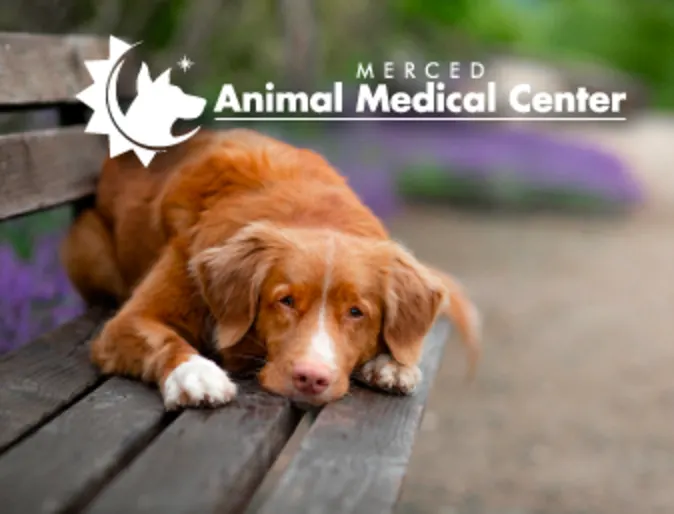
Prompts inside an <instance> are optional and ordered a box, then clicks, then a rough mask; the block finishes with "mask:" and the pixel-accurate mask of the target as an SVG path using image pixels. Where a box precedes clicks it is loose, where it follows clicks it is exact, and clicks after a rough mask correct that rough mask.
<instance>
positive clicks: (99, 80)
mask: <svg viewBox="0 0 674 514" xmlns="http://www.w3.org/2000/svg"><path fill="white" fill-rule="evenodd" d="M139 44H140V43H136V44H134V45H130V44H128V43H125V42H124V41H122V40H121V39H118V38H116V37H114V36H110V57H109V58H108V59H104V60H97V61H86V62H85V63H84V64H85V66H86V67H87V70H89V74H90V75H91V78H92V79H93V84H92V85H91V86H89V87H88V88H87V89H85V90H84V91H82V92H81V93H79V94H78V95H77V99H78V100H80V101H81V102H83V103H85V104H86V105H87V106H89V107H90V108H91V109H92V110H93V111H94V112H93V115H92V117H91V119H90V120H89V124H88V125H87V128H86V130H85V131H86V132H88V133H92V134H105V135H107V136H108V140H109V144H110V157H116V156H118V155H121V154H123V153H125V152H128V151H130V150H132V151H133V152H134V153H135V154H136V156H137V157H138V159H139V160H140V161H141V162H142V163H143V165H145V166H148V165H149V164H150V162H151V161H152V159H153V158H154V156H155V155H156V154H157V152H162V151H164V150H166V149H167V148H169V147H171V146H174V145H177V144H179V143H181V142H183V141H186V140H187V139H189V138H190V137H192V136H193V135H194V134H196V132H197V131H198V130H199V127H197V128H195V129H194V130H192V131H191V132H188V133H187V134H183V135H181V136H173V134H171V128H172V126H173V124H174V123H175V122H176V121H177V120H178V119H186V120H189V119H194V118H197V117H199V116H200V115H201V113H202V112H203V110H204V108H205V107H206V100H204V99H203V98H200V97H198V96H193V95H188V94H185V93H184V92H183V91H182V90H181V89H180V88H179V87H178V86H175V85H173V84H171V69H170V68H169V69H167V70H165V71H164V72H163V73H161V74H160V75H159V77H157V78H156V79H154V80H153V79H152V78H151V77H150V71H149V69H148V67H147V64H145V63H143V64H142V66H141V69H140V71H139V73H138V78H137V79H136V90H137V95H136V98H135V99H134V100H133V101H132V102H131V105H130V106H129V108H128V110H127V111H126V113H123V112H122V109H121V107H120V106H119V101H118V99H117V82H118V80H119V72H120V70H121V68H122V65H123V64H124V61H125V58H126V55H127V53H128V52H129V51H130V50H132V49H133V48H134V47H136V46H137V45H139ZM190 65H191V64H190Z"/></svg>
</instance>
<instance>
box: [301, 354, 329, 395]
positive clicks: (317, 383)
mask: <svg viewBox="0 0 674 514" xmlns="http://www.w3.org/2000/svg"><path fill="white" fill-rule="evenodd" d="M333 375H334V374H333V372H332V370H331V369H330V368H329V367H328V366H326V365H325V364H321V363H320V362H300V363H297V364H296V365H295V368H294V369H293V377H292V378H293V385H294V386H295V389H297V391H299V392H300V393H302V394H306V395H308V396H315V395H317V394H321V393H322V392H323V391H325V390H326V389H327V388H328V387H329V386H330V384H331V383H332V380H333Z"/></svg>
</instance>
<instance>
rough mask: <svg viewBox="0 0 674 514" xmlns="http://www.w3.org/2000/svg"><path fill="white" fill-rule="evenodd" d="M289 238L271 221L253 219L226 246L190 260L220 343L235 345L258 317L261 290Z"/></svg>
mask: <svg viewBox="0 0 674 514" xmlns="http://www.w3.org/2000/svg"><path fill="white" fill-rule="evenodd" d="M286 243H287V241H286V240H285V239H284V238H283V237H282V236H281V234H280V232H279V230H278V229H277V228H276V227H274V226H273V225H271V224H269V223H252V224H250V225H248V226H246V227H244V228H242V229H241V230H239V231H238V232H237V233H236V234H235V235H234V236H233V237H231V238H230V239H229V240H228V241H227V242H226V243H225V244H224V245H223V246H219V247H215V248H209V249H207V250H204V251H202V252H200V253H199V254H197V255H196V257H194V258H193V259H192V260H191V261H190V268H191V270H192V272H193V274H194V276H195V278H196V280H197V282H198V284H199V288H200V290H201V294H202V296H203V298H204V300H205V301H206V304H207V305H208V307H209V309H210V311H211V313H212V314H213V316H214V317H215V319H216V322H217V325H218V328H217V330H218V332H217V337H218V342H217V344H218V347H219V348H228V347H230V346H233V345H235V344H236V343H237V342H239V341H240V340H241V338H242V337H243V336H244V335H245V334H246V332H247V331H248V329H249V328H250V327H251V325H252V324H253V321H254V320H255V314H256V312H257V308H258V302H259V296H260V290H261V288H262V284H263V282H264V280H265V278H266V277H267V275H268V274H269V271H270V269H271V268H272V266H273V265H274V263H275V262H276V261H277V260H278V258H279V257H280V256H281V254H282V252H283V249H284V247H285V246H286Z"/></svg>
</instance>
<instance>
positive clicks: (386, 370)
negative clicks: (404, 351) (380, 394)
mask: <svg viewBox="0 0 674 514" xmlns="http://www.w3.org/2000/svg"><path fill="white" fill-rule="evenodd" d="M357 378H358V379H359V380H360V381H362V382H365V383H366V384H368V385H370V386H372V387H376V388H378V389H383V390H384V391H388V392H392V393H400V394H411V393H413V392H414V390H415V389H416V388H417V386H418V385H419V384H420V383H421V370H420V369H419V368H418V367H417V366H403V365H402V364H400V363H399V362H396V361H395V360H393V357H391V356H390V355H385V354H382V355H379V356H377V357H375V358H374V359H372V360H371V361H368V362H366V363H365V364H364V365H363V367H362V368H361V369H360V373H358V374H357Z"/></svg>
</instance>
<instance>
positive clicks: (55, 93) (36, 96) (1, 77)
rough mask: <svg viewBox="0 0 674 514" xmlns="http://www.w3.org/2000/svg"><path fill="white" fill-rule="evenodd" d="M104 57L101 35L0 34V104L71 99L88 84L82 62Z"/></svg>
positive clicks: (43, 102) (106, 49)
mask: <svg viewBox="0 0 674 514" xmlns="http://www.w3.org/2000/svg"><path fill="white" fill-rule="evenodd" d="M107 58H108V39H107V38H103V37H94V36H53V35H36V34H17V33H0V105H2V104H5V105H22V104H49V103H61V102H75V101H77V100H76V99H75V95H76V94H77V93H79V92H80V91H82V90H83V89H84V88H86V87H87V86H88V85H89V84H91V77H90V75H89V72H88V71H87V69H86V67H85V66H84V61H85V60H91V59H107Z"/></svg>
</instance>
